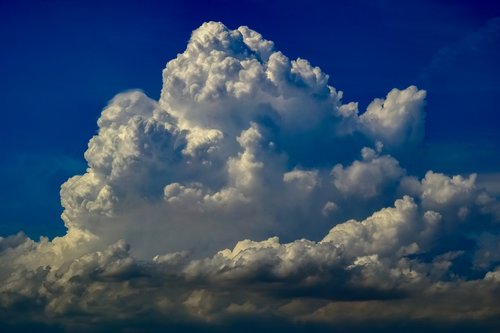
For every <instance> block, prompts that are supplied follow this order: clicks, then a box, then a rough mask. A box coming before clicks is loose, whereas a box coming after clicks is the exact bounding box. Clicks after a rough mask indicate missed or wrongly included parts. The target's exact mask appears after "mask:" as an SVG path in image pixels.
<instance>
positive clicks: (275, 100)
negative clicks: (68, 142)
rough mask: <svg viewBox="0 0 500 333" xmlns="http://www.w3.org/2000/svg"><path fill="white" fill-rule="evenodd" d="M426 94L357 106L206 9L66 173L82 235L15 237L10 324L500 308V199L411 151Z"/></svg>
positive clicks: (435, 316)
mask: <svg viewBox="0 0 500 333" xmlns="http://www.w3.org/2000/svg"><path fill="white" fill-rule="evenodd" d="M424 98H425V91H422V90H418V89H417V88H416V87H414V86H410V87H408V88H407V89H404V90H398V89H393V90H392V91H391V92H389V94H388V95H387V96H386V98H385V99H375V100H374V101H373V102H372V103H371V104H370V105H369V106H368V108H367V110H366V112H364V113H363V114H361V115H359V114H358V106H357V103H355V102H350V103H346V104H343V102H342V92H340V91H338V90H337V89H335V88H334V87H332V86H330V85H329V83H328V75H326V74H325V73H323V72H322V71H321V70H320V68H319V67H314V66H312V65H311V64H310V63H309V62H308V61H307V60H304V59H300V58H299V59H296V60H290V59H289V58H287V57H286V56H285V55H284V54H282V53H281V52H279V51H278V50H276V49H275V47H274V44H273V42H271V41H267V40H265V39H264V38H263V37H262V36H261V35H260V34H259V33H257V32H255V31H253V30H251V29H249V28H247V27H240V28H238V29H236V30H230V29H228V28H227V27H225V26H224V25H223V24H221V23H216V22H208V23H205V24H203V25H202V26H201V27H200V28H198V29H197V30H195V31H194V32H193V34H192V36H191V39H190V41H189V43H188V46H187V49H186V50H185V52H183V53H181V54H179V55H178V56H177V58H176V59H173V60H171V61H170V62H169V63H168V64H167V66H166V68H165V70H164V71H163V88H162V93H161V98H160V100H159V101H158V102H157V101H153V100H151V99H150V98H148V97H147V96H145V95H144V94H143V93H142V92H139V91H130V92H126V93H122V94H119V95H117V96H116V97H115V98H114V99H113V100H112V101H111V102H110V103H109V105H108V106H107V107H106V108H105V109H104V111H103V113H102V115H101V117H100V118H99V120H98V126H99V131H98V133H97V135H95V136H94V137H93V138H92V139H91V140H90V142H89V147H88V150H87V151H86V153H85V159H86V160H87V162H88V169H87V172H86V173H85V174H83V175H80V176H75V177H73V178H70V179H69V180H68V181H67V182H66V183H65V184H63V186H62V188H61V203H62V205H63V207H64V212H63V215H62V218H63V220H64V223H65V225H66V227H67V228H68V232H67V234H66V235H64V236H62V237H57V238H55V239H54V240H52V241H49V240H48V239H46V238H42V239H40V241H38V242H36V241H33V240H31V239H29V238H27V237H26V236H25V235H24V234H22V233H20V234H18V235H14V236H9V237H5V238H0V260H1V262H2V263H5V264H4V265H2V268H1V269H0V282H1V287H0V307H1V308H2V311H1V312H0V321H4V322H14V323H15V322H21V321H23V320H24V319H26V317H29V320H31V321H35V322H48V323H55V324H63V325H65V327H66V328H68V329H69V330H71V329H73V328H75V327H73V326H71V325H77V326H78V325H80V326H81V327H80V326H79V327H77V328H78V329H80V330H83V331H85V330H90V329H91V328H92V327H94V328H95V326H93V325H104V326H103V327H105V325H106V324H109V323H113V322H116V321H117V319H120V321H121V322H124V323H125V324H124V325H125V326H127V325H128V323H137V322H141V320H144V321H143V322H142V323H145V322H148V323H155V324H158V325H160V326H161V325H167V327H175V325H179V324H183V325H185V324H186V323H190V322H196V323H198V324H200V325H202V326H203V324H204V323H207V322H208V323H211V324H214V325H223V324H224V323H227V322H231V320H238V319H241V318H247V319H248V318H250V319H255V318H267V319H269V318H271V320H273V321H274V320H276V321H279V322H283V323H286V324H290V325H291V324H293V323H294V322H297V321H301V322H312V323H327V324H328V325H335V324H338V323H345V322H350V321H352V320H353V317H352V316H353V315H352V314H356V315H357V316H356V319H359V318H361V319H366V320H371V319H373V315H372V313H373V311H374V309H377V313H379V314H380V315H378V316H379V317H380V318H381V320H388V321H391V320H397V319H398V318H401V317H402V316H403V317H407V318H408V317H410V318H424V319H430V320H436V321H444V322H454V321H456V320H457V318H469V319H471V320H473V319H474V318H481V319H484V320H493V319H492V318H496V317H497V316H498V309H499V308H500V306H499V304H498V298H496V299H495V298H494V297H493V296H492V295H495V294H497V293H498V291H499V289H498V281H499V279H498V268H497V267H498V265H500V262H499V258H498V255H496V252H498V251H497V250H498V246H496V245H497V243H498V237H499V236H498V235H499V234H500V230H499V229H498V222H496V221H498V219H499V216H500V205H499V203H498V201H497V200H496V198H495V196H494V195H492V194H490V193H488V192H487V191H485V190H484V189H482V188H480V187H479V186H477V185H476V183H475V175H471V176H469V177H468V178H467V177H462V176H454V177H449V176H447V175H444V174H440V173H436V172H432V171H429V172H428V173H427V174H426V175H425V177H424V178H423V179H418V178H417V177H414V176H411V175H406V173H407V172H406V170H404V169H403V168H402V167H401V166H400V165H399V161H398V160H397V158H398V156H399V155H398V154H400V153H401V150H402V149H401V148H403V147H404V148H405V149H406V148H407V147H408V146H412V145H416V144H418V143H419V142H420V140H421V139H422V137H423V134H424V128H423V122H424V118H425V113H424V111H423V106H424ZM370 147H373V148H370ZM359 150H361V155H362V156H361V159H360V160H357V159H356V157H355V156H356V154H357V153H358V152H359ZM388 152H390V153H391V155H388V154H387V153H388ZM388 202H391V204H392V202H394V206H391V207H384V206H386V205H389V203H388ZM278 236H279V237H280V238H281V239H284V241H280V238H278ZM308 238H309V239H308ZM242 239H243V240H242ZM251 239H253V240H251ZM259 240H260V241H259ZM450 240H451V241H450ZM437 243H439V246H436V244H437ZM234 244H236V245H234ZM471 244H472V245H471ZM221 249H222V250H221ZM425 299H436V300H437V302H436V303H435V304H430V305H429V304H428V303H426V301H425ZM461 300H470V301H469V304H468V306H462V305H461V304H462V303H461V302H460V301H461ZM345 301H349V302H345ZM424 304H425V305H426V307H428V308H429V310H428V311H424V310H422V309H423V308H424V306H423V305H424ZM76 315H77V316H79V317H80V318H88V317H92V318H93V322H92V323H91V322H89V321H86V320H85V319H81V320H80V321H79V322H78V323H76V324H74V323H73V321H72V320H71V319H72V318H74V316H76ZM140 317H142V319H141V318H140ZM89 327H91V328H89Z"/></svg>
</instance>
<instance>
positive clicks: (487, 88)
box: [0, 0, 500, 236]
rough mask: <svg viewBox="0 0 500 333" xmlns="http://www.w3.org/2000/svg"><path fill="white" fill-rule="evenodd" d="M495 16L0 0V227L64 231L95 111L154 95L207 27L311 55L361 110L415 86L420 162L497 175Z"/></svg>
mask: <svg viewBox="0 0 500 333" xmlns="http://www.w3.org/2000/svg"><path fill="white" fill-rule="evenodd" d="M498 15H500V6H498V5H497V4H496V2H495V1H418V2H416V1H412V2H407V1H348V2H337V1H305V2H304V1H244V2H234V1H224V0H221V1H169V2H158V1H151V2H148V1H146V2H143V1H119V2H113V1H111V2H110V1H103V2H96V1H71V2H67V1H2V3H1V4H0V27H1V29H0V42H1V44H2V52H1V53H0V73H1V78H2V79H1V81H0V85H1V87H0V88H1V89H0V95H1V96H0V97H1V98H0V109H1V110H2V115H3V128H2V136H3V138H2V140H1V141H0V144H1V151H2V156H1V165H2V167H1V168H2V172H1V176H0V177H1V178H2V184H5V185H4V186H2V188H1V190H0V197H1V200H2V203H3V204H2V205H3V207H2V208H3V209H2V210H1V212H0V221H1V224H0V233H1V234H9V233H12V232H15V231H17V230H18V229H19V226H21V227H22V229H24V230H25V231H26V232H27V233H28V234H29V235H32V236H37V235H41V234H45V235H49V236H53V235H56V234H59V233H61V232H63V230H64V229H62V227H61V225H62V224H61V223H60V220H59V214H60V212H61V208H60V204H59V198H58V191H59V186H60V184H61V183H62V182H64V181H65V180H66V179H67V178H68V177H69V176H71V175H74V174H77V173H81V172H83V171H84V168H85V163H84V161H83V158H82V156H83V152H84V151H85V149H86V146H87V141H88V139H89V138H90V136H91V135H93V134H94V133H95V132H96V119H97V118H98V116H99V114H100V112H101V110H102V108H103V107H104V106H105V105H106V103H107V102H108V101H109V100H110V99H111V98H112V97H113V96H114V94H116V93H117V92H120V91H124V90H128V89H135V88H139V89H142V90H143V91H145V93H146V94H147V95H148V96H151V97H153V98H158V96H159V93H160V86H161V76H160V72H161V69H162V68H163V67H164V66H165V63H166V62H167V61H168V60H170V59H171V58H173V57H175V55H176V54H177V53H179V52H182V50H183V49H184V47H185V44H186V41H187V40H188V39H189V36H190V33H191V31H192V30H193V29H195V28H196V27H198V26H199V25H200V24H201V23H202V22H204V21H208V20H215V21H222V22H223V23H224V24H226V25H227V26H228V27H232V28H235V27H238V26H240V25H247V26H249V27H250V28H252V29H254V30H256V31H259V32H260V33H262V34H263V35H264V36H265V37H266V38H268V39H271V40H273V41H274V42H275V43H276V45H277V47H278V48H279V49H280V50H281V51H282V52H283V53H285V54H286V55H288V56H289V57H291V58H295V57H302V58H305V59H308V60H309V61H310V62H311V63H312V64H313V65H317V66H319V67H321V69H322V70H323V71H324V72H325V73H328V74H329V75H330V83H331V84H333V85H334V86H335V87H337V88H338V89H340V90H343V91H344V92H345V95H344V100H345V101H359V102H360V110H363V109H364V107H366V105H367V104H368V103H369V102H370V101H371V99H372V98H373V97H375V96H379V97H382V96H384V95H385V93H386V92H387V91H388V90H390V89H391V88H392V87H399V88H404V87H407V86H408V85H410V84H415V85H417V86H418V87H419V88H423V89H426V90H427V92H428V98H427V103H428V104H427V122H426V129H427V133H426V140H427V144H428V145H429V146H430V151H431V152H432V154H431V156H430V157H428V158H429V159H430V161H429V162H428V163H427V166H426V168H429V167H433V166H435V167H436V168H438V169H440V170H442V171H446V172H452V173H467V172H472V171H475V172H488V173H491V172H497V171H498V170H500V158H499V157H498V156H500V154H499V152H500V150H499V145H500V131H499V130H498V127H499V126H498V123H499V121H500V116H499V112H498V103H499V98H500V97H499V96H500V75H499V74H500V62H499V61H498V58H499V56H500V43H498V41H499V33H500V32H499V31H500V30H499V29H500V21H499V19H498V18H497V19H496V20H495V17H496V16H498ZM425 170H426V169H425ZM425 170H423V171H425ZM26 206H31V207H40V208H42V207H44V209H36V211H37V213H36V214H34V213H33V211H35V210H31V209H27V208H26Z"/></svg>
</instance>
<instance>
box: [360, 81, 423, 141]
mask: <svg viewBox="0 0 500 333" xmlns="http://www.w3.org/2000/svg"><path fill="white" fill-rule="evenodd" d="M424 99H425V91H423V90H418V89H417V88H416V87H415V86H410V87H408V88H407V89H405V90H399V89H393V90H391V91H390V92H389V93H388V94H387V97H386V98H385V99H379V98H377V99H375V100H373V102H371V103H370V105H368V108H367V109H366V112H365V113H363V114H362V115H361V117H360V120H361V124H362V126H363V128H364V130H365V131H366V132H367V133H368V135H370V136H371V137H373V138H374V139H376V140H380V141H381V142H382V143H383V144H385V145H387V146H398V145H401V144H402V143H418V142H420V141H421V140H422V139H423V137H424V117H425V114H424V112H423V111H422V106H423V104H424Z"/></svg>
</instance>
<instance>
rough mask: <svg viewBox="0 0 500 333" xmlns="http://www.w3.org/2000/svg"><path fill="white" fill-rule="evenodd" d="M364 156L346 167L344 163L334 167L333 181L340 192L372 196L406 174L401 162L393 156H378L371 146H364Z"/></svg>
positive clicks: (365, 196)
mask: <svg viewBox="0 0 500 333" xmlns="http://www.w3.org/2000/svg"><path fill="white" fill-rule="evenodd" d="M362 156H363V160H362V161H354V162H353V163H352V164H351V165H350V166H348V167H346V168H344V167H343V166H342V164H337V165H336V166H335V167H334V168H333V170H332V176H333V179H334V180H333V183H334V184H335V187H336V188H337V189H338V190H339V191H340V192H342V193H345V194H347V195H350V196H351V195H357V196H361V197H364V198H371V197H374V196H377V195H379V194H380V192H381V191H382V190H383V188H384V187H387V186H388V185H390V184H391V183H394V182H395V181H397V180H398V179H399V178H400V177H401V176H402V175H403V174H404V170H403V169H401V167H400V166H399V162H398V161H397V160H396V159H394V158H393V157H391V156H388V155H387V156H380V157H378V156H377V155H376V153H375V151H374V150H373V149H370V148H363V150H362Z"/></svg>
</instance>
